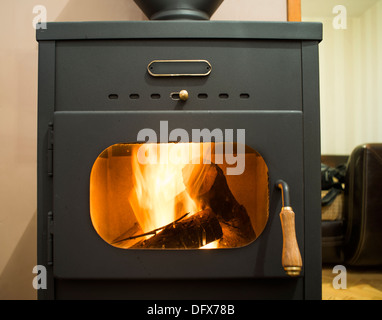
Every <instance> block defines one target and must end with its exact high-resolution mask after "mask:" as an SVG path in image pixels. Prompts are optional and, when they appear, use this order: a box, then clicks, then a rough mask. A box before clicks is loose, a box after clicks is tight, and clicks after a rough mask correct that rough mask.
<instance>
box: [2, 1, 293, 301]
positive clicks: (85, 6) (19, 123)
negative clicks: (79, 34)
mask: <svg viewBox="0 0 382 320" xmlns="http://www.w3.org/2000/svg"><path fill="white" fill-rule="evenodd" d="M35 5H44V6H45V7H46V8H47V19H48V21H81V20H82V21H85V20H144V19H145V17H144V16H143V14H142V13H141V11H140V10H139V9H138V8H137V7H136V5H135V4H134V3H133V1H132V0H131V1H129V0H33V1H32V0H17V1H16V0H2V1H1V10H0V15H1V21H2V28H0V39H1V41H0V70H1V72H0V112H1V117H0V143H1V145H2V146H3V147H2V148H1V162H0V175H1V180H0V188H1V189H0V197H1V201H0V203H1V209H0V299H35V298H36V292H35V291H34V289H33V288H32V279H33V276H34V275H33V274H32V268H33V266H34V265H36V250H37V246H36V207H37V202H36V166H37V164H36V145H37V136H36V132H37V54H38V51H37V42H36V41H35V30H34V29H33V27H32V21H33V18H34V17H35V15H36V14H33V12H32V9H33V7H34V6H35ZM214 19H221V20H281V21H285V20H286V3H285V0H226V2H225V3H224V4H223V5H222V7H221V9H220V10H219V11H218V12H217V13H216V15H215V16H214Z"/></svg>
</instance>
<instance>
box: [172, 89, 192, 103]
mask: <svg viewBox="0 0 382 320" xmlns="http://www.w3.org/2000/svg"><path fill="white" fill-rule="evenodd" d="M170 97H171V99H172V100H182V101H187V100H188V98H189V95H188V91H187V90H180V91H179V92H173V93H171V95H170Z"/></svg>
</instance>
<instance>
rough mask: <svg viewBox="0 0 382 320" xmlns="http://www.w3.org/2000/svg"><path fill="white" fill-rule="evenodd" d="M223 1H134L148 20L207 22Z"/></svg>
mask: <svg viewBox="0 0 382 320" xmlns="http://www.w3.org/2000/svg"><path fill="white" fill-rule="evenodd" d="M223 1H224V0H134V2H135V3H136V4H137V5H138V7H139V8H141V10H142V11H143V12H144V14H145V15H146V16H147V17H148V18H149V19H150V20H209V19H210V18H211V16H212V15H213V13H214V12H215V11H216V10H217V8H219V6H220V5H221V3H222V2H223Z"/></svg>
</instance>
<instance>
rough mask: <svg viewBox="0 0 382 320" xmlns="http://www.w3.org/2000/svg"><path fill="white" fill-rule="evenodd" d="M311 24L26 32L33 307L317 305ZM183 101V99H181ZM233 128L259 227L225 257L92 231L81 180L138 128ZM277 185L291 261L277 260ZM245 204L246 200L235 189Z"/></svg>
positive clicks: (87, 26) (63, 27)
mask: <svg viewBox="0 0 382 320" xmlns="http://www.w3.org/2000/svg"><path fill="white" fill-rule="evenodd" d="M321 36H322V30H321V24H318V23H288V22H217V21H215V22H212V21H148V22H147V21H146V22H81V23H72V22H68V23H48V25H47V29H39V30H37V40H38V42H39V100H38V264H40V265H43V266H45V267H46V268H47V274H48V285H47V289H46V290H43V289H40V290H39V298H40V299H81V298H86V299H108V298H110V299H320V298H321V235H320V231H321V228H320V225H321V221H320V139H319V136H320V129H319V127H320V124H319V114H320V113H319V79H318V44H319V42H320V41H321ZM185 91H187V92H186V96H184V95H183V94H184V92H185ZM161 121H162V122H163V121H166V122H167V125H168V131H171V130H173V129H176V128H182V129H183V130H184V132H187V133H189V134H190V136H191V134H192V130H193V129H195V128H199V129H204V128H207V129H209V130H211V131H212V130H214V129H216V128H220V129H221V130H222V131H223V132H224V130H227V129H233V130H239V129H244V130H245V144H246V146H248V147H250V148H252V149H254V150H256V152H258V153H259V154H261V156H262V158H263V159H264V161H265V163H266V165H267V168H268V181H269V189H268V199H269V204H268V208H267V209H268V210H267V212H268V218H267V222H266V225H265V227H264V230H262V232H261V234H260V235H259V236H258V238H257V239H256V240H255V241H253V242H251V243H249V244H247V245H245V246H240V247H237V248H224V249H209V250H199V249H196V250H182V249H179V250H155V249H154V250H150V249H149V250H139V249H127V250H126V249H121V248H117V247H115V246H112V245H110V244H109V243H107V242H106V241H104V239H102V238H101V237H100V236H99V234H97V232H96V230H95V228H94V227H93V224H94V221H92V218H91V214H90V210H91V208H90V204H89V196H90V195H89V192H90V191H89V179H90V175H91V170H92V167H93V164H94V161H95V159H97V157H98V156H99V155H100V154H101V153H102V152H103V150H105V149H107V148H108V147H110V146H113V145H115V144H118V143H136V142H137V133H138V132H139V131H140V130H142V129H144V128H152V129H153V130H154V131H155V132H156V133H157V135H158V136H160V127H161V125H160V124H161ZM278 179H283V180H284V181H286V182H287V183H288V185H289V189H290V202H291V205H292V206H293V209H294V212H295V230H296V237H297V242H298V246H299V249H300V253H301V257H302V270H301V273H300V274H299V275H298V276H294V277H291V276H290V275H288V274H286V273H285V271H284V269H283V266H282V263H281V258H282V250H283V231H282V225H281V223H280V218H279V213H280V209H281V207H282V197H281V193H280V190H279V189H278V188H277V187H275V185H276V181H277V180H278ZM247 192H248V194H249V196H250V197H255V193H256V190H253V189H251V188H249V189H248V190H247Z"/></svg>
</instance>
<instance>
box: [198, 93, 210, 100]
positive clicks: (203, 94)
mask: <svg viewBox="0 0 382 320" xmlns="http://www.w3.org/2000/svg"><path fill="white" fill-rule="evenodd" d="M207 98H208V94H207V93H199V94H198V99H202V100H205V99H207Z"/></svg>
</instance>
